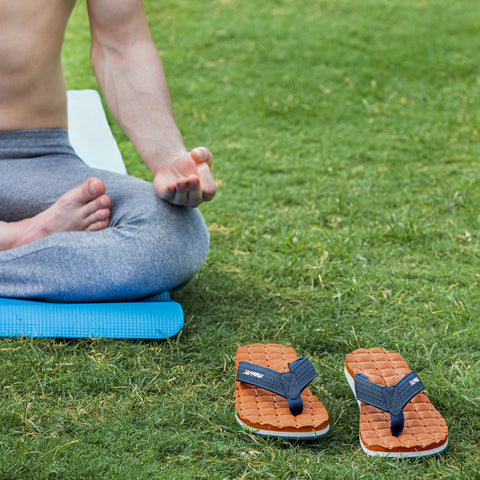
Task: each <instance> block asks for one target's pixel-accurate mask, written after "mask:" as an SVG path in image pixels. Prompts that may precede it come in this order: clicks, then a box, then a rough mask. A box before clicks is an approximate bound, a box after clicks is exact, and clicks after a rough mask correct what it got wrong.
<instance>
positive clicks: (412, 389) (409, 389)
mask: <svg viewBox="0 0 480 480" xmlns="http://www.w3.org/2000/svg"><path fill="white" fill-rule="evenodd" d="M424 389H425V387H424V386H423V383H422V381H421V380H420V378H419V377H418V375H417V374H416V373H415V372H413V371H412V372H410V373H409V374H408V375H405V376H404V377H403V378H402V379H401V380H399V381H398V382H397V383H396V384H395V385H393V386H392V387H382V386H380V385H377V384H376V383H373V382H371V381H370V380H369V379H368V378H367V377H366V376H365V375H362V374H361V373H356V374H355V396H356V397H357V400H359V401H361V402H365V403H368V404H369V405H373V406H374V407H377V408H379V409H380V410H383V411H384V412H387V413H389V414H390V430H391V432H392V435H394V436H395V437H398V436H399V435H400V434H401V433H402V431H403V424H404V417H403V408H404V407H405V405H406V404H407V403H408V402H409V401H410V400H411V399H412V398H413V397H414V396H415V395H417V394H418V393H420V392H421V391H422V390H424Z"/></svg>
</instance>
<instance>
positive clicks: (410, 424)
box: [345, 348, 448, 458]
mask: <svg viewBox="0 0 480 480" xmlns="http://www.w3.org/2000/svg"><path fill="white" fill-rule="evenodd" d="M345 377H346V379H347V382H348V385H349V386H350V388H351V390H352V392H353V394H354V395H355V398H356V400H357V403H358V406H359V408H360V444H361V446H362V448H363V450H364V451H365V452H366V453H367V455H369V456H375V455H380V456H384V457H389V458H417V457H428V456H432V455H437V454H439V453H441V452H443V451H444V450H445V449H446V448H447V445H448V427H447V424H446V422H445V420H444V419H443V417H442V416H441V415H440V413H438V411H437V410H436V409H435V407H434V406H433V405H432V404H431V403H430V401H429V400H428V398H427V396H426V395H425V392H423V389H424V387H423V384H422V381H421V380H420V378H419V377H418V375H417V374H416V373H415V372H413V371H412V370H411V369H410V368H409V367H408V365H407V364H406V362H405V361H404V360H403V358H402V357H401V355H399V354H398V353H394V352H391V351H389V350H382V349H381V348H370V349H369V350H366V349H364V348H359V349H358V350H355V351H354V352H352V353H350V354H348V355H347V356H346V358H345Z"/></svg>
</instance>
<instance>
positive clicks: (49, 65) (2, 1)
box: [0, 0, 217, 250]
mask: <svg viewBox="0 0 480 480" xmlns="http://www.w3.org/2000/svg"><path fill="white" fill-rule="evenodd" d="M74 5H75V0H35V1H32V0H15V1H13V2H12V1H10V0H0V130H24V129H42V128H63V129H65V128H67V100H66V86H65V78H64V75H63V71H62V64H61V48H62V44H63V41H64V35H65V29H66V26H67V23H68V19H69V17H70V14H71V12H72V9H73V7H74ZM87 7H88V15H89V20H90V30H91V37H92V43H91V51H90V55H91V62H92V67H93V71H94V73H95V76H96V78H97V81H98V84H99V86H100V89H101V91H102V93H103V96H104V98H105V101H106V103H107V105H108V107H109V110H110V112H111V113H112V116H113V117H114V119H115V120H116V121H117V123H118V124H119V125H120V127H121V128H122V129H123V130H124V132H125V133H126V134H127V135H128V137H129V138H130V140H131V141H132V143H133V145H134V146H135V148H136V149H137V151H138V153H139V154H140V156H141V158H142V159H143V161H144V162H145V163H146V164H147V166H148V167H149V168H150V170H151V171H152V173H153V174H154V183H153V185H154V188H155V191H156V192H157V194H158V195H159V196H160V197H161V198H163V199H165V200H166V201H169V202H171V203H173V204H175V205H181V206H186V207H197V206H198V205H200V204H201V203H202V202H204V201H209V200H211V199H212V198H213V197H214V195H215V193H216V189H217V187H216V184H215V181H214V179H213V175H212V171H211V165H212V155H211V153H210V152H209V150H208V149H207V148H205V147H198V148H195V149H194V150H192V151H188V150H187V149H186V147H185V144H184V142H183V138H182V135H181V133H180V131H179V130H178V128H177V126H176V124H175V120H174V117H173V110H172V104H171V100H170V96H169V92H168V88H167V83H166V79H165V74H164V70H163V66H162V62H161V60H160V57H159V56H158V53H157V50H156V47H155V45H154V44H153V41H152V38H151V35H150V31H149V29H148V25H147V20H146V16H145V11H144V8H143V3H142V1H141V0H87ZM88 182H90V183H88ZM98 182H100V183H98ZM92 183H93V184H94V185H95V186H96V192H97V193H96V194H94V196H93V198H91V197H89V196H86V195H85V194H84V192H83V191H84V190H85V189H87V190H88V185H90V184H92ZM101 183H102V182H101V181H100V180H98V179H90V180H87V182H86V184H87V186H85V184H84V186H83V187H82V186H79V187H82V188H83V190H82V188H77V189H73V190H72V191H71V192H68V195H70V197H75V199H76V200H75V201H72V202H69V203H68V202H65V201H64V200H62V199H63V197H61V198H60V199H59V201H58V202H57V203H55V204H54V205H52V207H50V209H49V210H50V212H49V215H48V216H45V218H43V217H42V222H43V223H45V221H47V222H49V221H51V222H53V224H54V225H55V226H54V228H53V227H52V228H48V227H46V228H45V225H43V227H44V228H38V229H37V230H38V232H42V231H43V232H50V231H52V233H53V232H57V231H61V229H62V221H59V218H65V217H68V215H65V214H64V213H65V210H66V209H67V210H68V209H73V210H78V209H79V210H82V211H84V210H85V208H86V207H87V206H88V208H91V207H92V205H96V206H97V210H95V211H96V212H97V213H98V214H99V215H101V214H100V213H99V212H102V211H104V210H105V208H106V209H108V207H109V204H108V206H105V205H103V204H102V201H101V199H103V201H106V200H105V199H107V198H108V197H107V196H106V195H105V191H104V188H105V187H104V186H103V187H100V184H101ZM82 192H83V193H82ZM100 192H101V193H100ZM92 202H93V204H92ZM108 202H109V200H108ZM67 205H68V206H67ZM42 213H44V212H42ZM52 213H53V215H52ZM71 216H72V218H79V219H80V220H78V222H76V223H75V224H74V225H72V224H71V222H66V224H65V228H64V230H72V229H73V230H84V229H85V230H97V229H99V228H106V226H107V225H108V222H107V224H106V225H105V219H101V222H103V223H98V221H97V218H95V217H91V218H92V222H91V223H89V222H85V218H83V216H82V215H81V214H80V215H76V214H75V215H71ZM34 219H36V220H38V218H37V217H33V219H29V220H32V221H34V222H35V220H34ZM26 230H28V229H27V227H26V224H25V221H22V222H17V223H5V222H0V250H5V249H7V248H12V247H9V246H8V245H10V244H12V243H13V244H14V245H15V246H18V245H22V244H25V243H28V242H30V241H33V240H35V239H37V238H41V237H36V236H35V235H33V236H32V235H31V231H30V233H28V234H23V233H25V231H26ZM30 230H31V229H30ZM33 230H35V229H33ZM22 232H23V233H22ZM47 234H48V233H47ZM39 235H40V234H39ZM6 236H9V237H10V238H13V237H15V238H16V240H15V241H14V242H11V241H9V242H7V241H6V240H3V242H2V238H5V237H6ZM22 237H24V238H22Z"/></svg>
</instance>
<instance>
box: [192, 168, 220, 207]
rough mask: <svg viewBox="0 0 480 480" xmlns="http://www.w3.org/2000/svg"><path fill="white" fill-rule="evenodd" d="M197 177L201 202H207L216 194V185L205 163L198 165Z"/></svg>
mask: <svg viewBox="0 0 480 480" xmlns="http://www.w3.org/2000/svg"><path fill="white" fill-rule="evenodd" d="M197 173H198V177H199V179H200V185H201V190H202V193H203V201H205V202H208V201H209V200H211V199H212V198H213V197H214V196H215V194H216V193H217V184H216V183H215V180H214V179H213V175H212V170H211V169H210V167H209V166H208V165H207V164H206V163H202V164H200V165H198V168H197Z"/></svg>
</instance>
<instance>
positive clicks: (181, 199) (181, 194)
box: [172, 182, 188, 205]
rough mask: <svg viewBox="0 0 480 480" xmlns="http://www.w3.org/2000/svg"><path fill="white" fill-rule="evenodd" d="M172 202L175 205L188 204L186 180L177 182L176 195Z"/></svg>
mask: <svg viewBox="0 0 480 480" xmlns="http://www.w3.org/2000/svg"><path fill="white" fill-rule="evenodd" d="M172 203H174V204H175V205H187V203H188V185H187V183H186V182H179V183H177V188H176V189H175V195H174V196H173V199H172Z"/></svg>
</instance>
